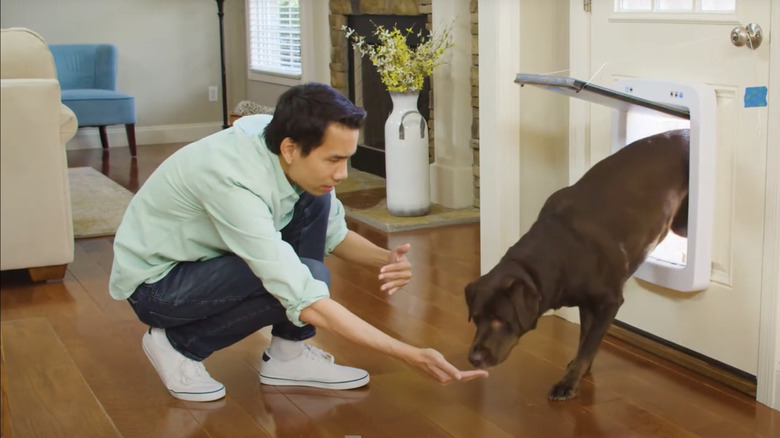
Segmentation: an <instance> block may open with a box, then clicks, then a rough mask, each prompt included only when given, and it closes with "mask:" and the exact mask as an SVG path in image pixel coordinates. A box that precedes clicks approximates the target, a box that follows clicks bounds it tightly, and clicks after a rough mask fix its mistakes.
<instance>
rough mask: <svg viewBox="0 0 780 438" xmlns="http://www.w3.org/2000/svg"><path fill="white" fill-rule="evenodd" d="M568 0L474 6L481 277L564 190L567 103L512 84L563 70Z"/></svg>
mask: <svg viewBox="0 0 780 438" xmlns="http://www.w3.org/2000/svg"><path fill="white" fill-rule="evenodd" d="M568 11H569V5H568V1H566V0H554V1H546V2H541V1H533V0H527V1H522V2H518V1H517V0H494V1H490V2H481V3H480V5H479V53H480V56H479V57H480V69H479V107H480V110H479V111H480V112H479V118H480V130H479V136H480V208H481V221H480V230H481V254H482V267H481V269H482V272H483V273H484V272H487V271H488V270H489V269H491V268H492V267H493V266H494V265H495V264H496V263H497V262H498V260H499V259H500V257H501V256H502V255H503V254H504V252H505V251H506V249H507V248H508V247H509V246H510V245H512V244H514V243H515V242H516V241H517V239H519V238H520V235H521V234H522V233H524V232H525V231H526V230H527V229H528V228H529V227H530V225H531V223H532V222H533V221H534V220H535V219H536V216H537V215H538V214H539V210H540V209H541V207H542V204H543V203H544V201H545V200H546V199H547V197H548V196H549V195H550V194H551V193H552V192H554V191H555V190H557V189H560V188H562V187H564V186H566V185H568V123H569V113H568V101H567V99H566V98H564V97H558V96H555V95H553V94H551V93H549V92H547V91H544V90H535V89H533V87H523V88H521V87H520V86H519V85H517V84H515V83H514V79H515V75H516V74H517V73H549V72H553V71H558V70H565V69H567V68H568V50H569V44H568V38H569V33H568V29H569V24H568V16H569V13H568Z"/></svg>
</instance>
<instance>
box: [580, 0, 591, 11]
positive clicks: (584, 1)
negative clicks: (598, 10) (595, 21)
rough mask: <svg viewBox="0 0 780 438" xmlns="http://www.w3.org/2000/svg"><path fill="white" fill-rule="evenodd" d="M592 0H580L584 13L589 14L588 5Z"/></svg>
mask: <svg viewBox="0 0 780 438" xmlns="http://www.w3.org/2000/svg"><path fill="white" fill-rule="evenodd" d="M591 1H592V0H582V9H583V10H584V11H585V12H590V3H591Z"/></svg>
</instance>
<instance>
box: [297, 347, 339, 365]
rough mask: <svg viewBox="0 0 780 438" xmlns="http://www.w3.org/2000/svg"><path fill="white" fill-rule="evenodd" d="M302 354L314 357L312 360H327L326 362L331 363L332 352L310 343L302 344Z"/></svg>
mask: <svg viewBox="0 0 780 438" xmlns="http://www.w3.org/2000/svg"><path fill="white" fill-rule="evenodd" d="M303 354H305V355H306V357H308V358H311V359H314V360H318V361H322V362H327V363H333V355H332V354H330V353H326V352H324V351H322V350H320V349H319V348H317V347H314V346H311V345H308V344H305V345H304V346H303Z"/></svg>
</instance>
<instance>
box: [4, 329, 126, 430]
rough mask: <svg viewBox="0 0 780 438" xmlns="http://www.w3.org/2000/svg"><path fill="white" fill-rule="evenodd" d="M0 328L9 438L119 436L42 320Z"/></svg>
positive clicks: (76, 368)
mask: <svg viewBox="0 0 780 438" xmlns="http://www.w3.org/2000/svg"><path fill="white" fill-rule="evenodd" d="M0 325H1V326H2V338H3V346H4V348H5V351H6V353H7V354H6V361H5V366H6V367H7V370H6V371H7V373H8V375H9V376H13V377H12V378H10V379H8V382H7V391H8V400H9V405H10V410H11V415H12V417H13V425H12V427H13V434H14V436H17V437H42V438H48V437H55V436H63V437H64V436H73V437H75V436H78V437H112V436H113V437H119V436H120V434H119V432H118V430H117V429H116V427H115V426H114V424H113V422H112V421H111V419H110V418H109V417H108V416H107V415H106V412H105V411H104V410H103V407H102V406H101V404H100V402H99V401H98V400H97V399H96V398H95V395H94V394H93V393H92V391H91V390H90V388H89V386H88V385H87V384H86V382H85V381H84V379H83V377H82V375H81V372H80V371H79V369H78V367H77V366H76V364H75V363H74V362H73V360H72V359H71V357H70V356H69V355H68V352H67V351H66V350H65V348H64V347H63V345H62V343H61V342H60V341H59V339H58V338H57V335H56V333H54V330H53V329H52V327H51V326H50V325H49V323H48V322H47V321H46V320H45V319H43V318H30V319H21V320H16V321H9V322H2V323H1V324H0Z"/></svg>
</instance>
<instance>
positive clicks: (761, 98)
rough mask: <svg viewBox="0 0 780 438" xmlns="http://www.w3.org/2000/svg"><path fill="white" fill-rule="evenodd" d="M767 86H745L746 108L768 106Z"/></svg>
mask: <svg viewBox="0 0 780 438" xmlns="http://www.w3.org/2000/svg"><path fill="white" fill-rule="evenodd" d="M766 92H767V90H766V87H746V88H745V108H755V107H759V106H766Z"/></svg>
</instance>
